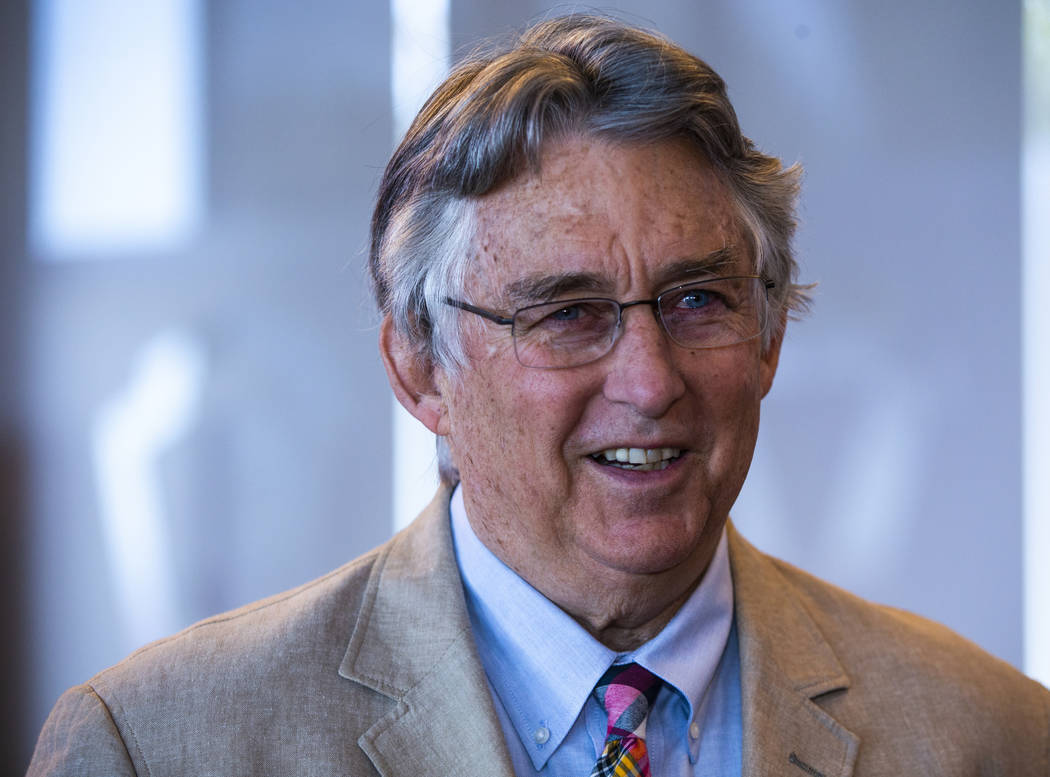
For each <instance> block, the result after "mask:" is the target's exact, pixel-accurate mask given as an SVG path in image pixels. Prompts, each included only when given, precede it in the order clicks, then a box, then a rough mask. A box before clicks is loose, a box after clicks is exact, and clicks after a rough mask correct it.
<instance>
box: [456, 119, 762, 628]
mask: <svg viewBox="0 0 1050 777" xmlns="http://www.w3.org/2000/svg"><path fill="white" fill-rule="evenodd" d="M712 263H714V264H715V265H716V266H710V265H711V264H712ZM470 267H471V270H470V273H469V276H468V279H467V282H466V289H465V294H464V298H465V299H466V300H467V301H468V302H471V303H473V304H475V305H479V306H481V307H485V308H488V309H491V310H495V311H498V312H500V313H501V314H503V315H508V316H509V315H511V314H513V312H514V310H516V309H517V308H520V307H523V306H525V305H528V304H533V303H537V302H546V301H551V300H552V299H554V300H557V299H569V298H573V297H583V296H606V297H612V298H615V299H619V300H621V301H627V300H635V299H644V298H652V297H655V296H656V295H658V294H659V293H661V292H662V291H664V290H666V289H668V288H671V287H673V286H676V285H680V284H682V283H686V282H688V281H690V280H695V279H697V278H701V277H710V276H711V275H734V274H737V275H738V274H748V273H752V272H754V267H753V263H752V260H751V258H750V257H749V256H748V252H747V250H746V248H745V241H744V240H743V238H742V236H741V234H740V232H739V229H738V227H737V225H736V223H735V220H734V217H733V209H732V205H731V202H730V198H729V196H728V193H727V192H726V190H725V188H724V187H723V185H722V184H721V183H720V182H719V180H718V178H717V177H716V175H715V174H714V172H713V171H712V170H711V168H710V166H709V164H708V163H707V162H706V160H705V159H704V158H703V157H702V156H701V155H700V154H698V153H697V152H696V151H695V150H693V149H692V147H690V146H688V145H687V144H685V143H684V142H680V141H667V142H662V143H658V144H653V145H610V144H606V143H603V142H600V141H596V140H594V139H580V138H569V139H566V140H564V141H560V142H558V143H556V144H553V145H551V146H550V147H549V148H547V149H546V150H545V153H544V155H543V158H542V169H541V172H540V173H539V174H538V175H535V176H531V175H530V176H528V177H523V178H520V179H518V180H515V181H513V182H512V183H510V184H509V185H506V186H504V187H502V188H500V189H499V190H497V191H496V192H494V193H491V194H489V195H487V196H485V197H483V198H481V200H480V202H479V204H478V206H477V230H476V237H475V242H474V246H473V255H472V256H471V262H470ZM701 268H702V269H703V270H704V272H698V271H699V270H700V269H701ZM555 278H556V279H558V283H556V284H553V285H554V286H556V287H557V288H555V289H553V290H552V289H551V288H550V287H551V286H552V284H551V283H550V281H551V279H555ZM462 315H463V316H464V320H463V321H462V324H463V329H464V343H465V350H466V354H467V364H466V367H465V368H464V369H462V370H460V371H459V372H458V374H455V375H450V374H446V373H444V372H442V371H441V370H438V372H437V375H436V383H437V387H438V390H439V397H440V401H441V403H442V414H443V417H442V421H441V425H440V428H439V430H438V431H439V432H441V433H446V434H447V437H448V442H449V444H450V446H451V450H452V453H453V458H454V460H455V463H456V465H457V466H458V468H459V471H460V474H461V477H462V487H463V490H464V498H465V500H466V507H467V513H468V515H469V517H470V521H471V524H472V526H473V528H474V530H475V532H476V533H477V534H478V536H479V537H480V538H481V539H482V541H483V542H484V543H485V544H486V545H487V546H488V547H489V548H490V549H491V550H492V551H493V552H494V553H495V554H496V555H497V556H499V557H500V558H501V559H502V560H503V561H504V562H505V563H507V564H508V565H509V566H510V567H512V568H513V569H515V570H516V571H517V572H518V573H519V574H521V575H522V576H523V577H524V578H525V579H526V580H528V581H529V582H530V583H531V584H532V585H533V586H534V587H536V588H538V589H539V590H540V591H542V592H543V593H545V594H546V595H547V596H548V597H549V598H551V599H553V600H554V601H555V602H558V603H559V604H562V605H563V606H565V607H566V608H567V609H569V610H570V612H571V611H572V608H573V606H574V605H573V604H572V602H573V601H575V599H576V598H578V597H580V596H586V592H588V591H593V590H596V589H595V587H596V586H597V587H601V586H616V585H623V584H625V583H628V584H629V583H637V581H638V580H640V579H646V580H649V581H650V582H652V583H654V584H658V581H664V582H666V583H669V584H671V585H672V586H673V585H679V586H682V585H685V586H687V587H691V585H692V583H695V582H696V580H698V579H699V577H700V576H701V575H702V573H703V570H704V569H705V568H706V565H707V562H708V560H709V559H710V556H711V554H712V553H713V550H714V546H715V544H716V543H717V540H718V537H719V536H720V533H721V530H722V527H723V525H724V523H725V520H726V518H727V515H728V512H729V508H730V506H731V505H732V504H733V502H734V500H735V499H736V496H737V493H738V492H739V490H740V487H741V485H742V484H743V482H744V477H745V475H746V473H747V470H748V466H749V464H750V461H751V455H752V452H753V449H754V444H755V437H756V434H757V432H758V417H759V403H760V401H761V399H762V397H763V396H764V395H765V393H766V392H767V391H768V389H769V387H770V384H771V383H772V380H773V373H774V371H775V366H776V356H777V351H778V347H779V343H773V345H772V346H771V347H770V348H769V349H767V351H766V353H765V354H763V353H762V348H761V338H754V339H752V340H750V341H748V342H744V343H741V344H738V345H734V346H730V347H724V348H717V349H710V350H687V349H685V348H683V347H680V346H678V345H675V344H673V343H671V342H670V341H669V340H668V339H667V337H666V336H665V335H664V333H663V331H662V330H661V328H660V326H659V324H658V323H657V321H656V319H655V317H654V314H653V311H652V309H651V308H650V307H647V306H644V305H641V306H636V307H632V308H629V309H628V310H626V311H625V312H624V314H623V315H624V318H623V332H622V334H621V336H620V339H619V341H618V342H617V343H616V345H615V346H614V347H613V349H612V351H610V352H609V353H608V354H607V355H605V356H604V357H603V358H601V359H599V360H597V361H595V362H592V363H590V364H587V365H584V366H581V367H573V368H568V369H557V370H550V369H535V368H527V367H523V366H522V365H521V364H519V363H518V361H517V359H516V357H515V353H514V346H513V342H512V339H511V333H510V328H509V327H502V326H498V325H495V324H492V323H491V322H488V321H485V320H483V319H481V318H479V317H476V316H473V315H471V314H469V313H463V314H462ZM621 448H626V449H632V448H637V449H643V450H647V451H652V450H655V451H660V454H659V455H660V456H661V457H663V456H665V455H666V451H664V450H663V449H671V450H672V452H673V453H675V454H676V455H675V456H674V457H673V458H672V459H671V460H670V462H669V464H668V465H666V466H665V465H662V464H661V465H660V466H661V467H664V468H659V467H653V468H642V469H631V468H625V467H622V466H616V465H614V464H610V463H608V462H606V461H605V459H604V457H602V456H601V455H599V454H601V452H602V451H606V450H609V449H621ZM674 581H678V583H675V582H674Z"/></svg>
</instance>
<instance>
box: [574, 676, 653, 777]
mask: <svg viewBox="0 0 1050 777" xmlns="http://www.w3.org/2000/svg"><path fill="white" fill-rule="evenodd" d="M660 682H661V681H660V678H659V677H657V676H655V675H654V674H652V673H651V672H649V671H647V670H646V669H643V668H642V667H640V666H638V664H614V665H613V666H611V667H610V668H609V671H607V672H606V673H605V674H603V675H602V678H601V679H600V680H599V681H598V684H597V685H596V686H595V687H594V695H595V697H596V698H597V699H598V701H599V702H600V703H601V705H602V707H603V708H604V709H605V712H606V714H607V715H608V716H609V724H608V727H607V728H606V733H605V749H604V750H603V751H602V754H601V755H600V756H599V757H598V761H597V763H595V764H594V769H592V770H591V777H650V773H649V754H648V752H647V751H646V749H645V721H646V719H647V717H648V715H649V707H650V706H651V705H652V703H653V702H654V701H655V700H656V694H657V693H659V691H660Z"/></svg>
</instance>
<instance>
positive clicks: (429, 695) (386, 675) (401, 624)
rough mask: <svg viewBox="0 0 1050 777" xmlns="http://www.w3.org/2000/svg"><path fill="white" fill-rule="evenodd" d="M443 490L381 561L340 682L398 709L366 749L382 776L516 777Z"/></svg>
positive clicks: (366, 739)
mask: <svg viewBox="0 0 1050 777" xmlns="http://www.w3.org/2000/svg"><path fill="white" fill-rule="evenodd" d="M449 496H450V495H449V492H448V491H446V490H444V489H442V490H441V491H439V492H438V495H437V496H436V497H435V498H434V500H433V501H432V502H431V504H430V505H429V506H428V507H427V509H426V510H425V511H424V513H423V514H422V515H421V516H420V517H419V518H418V519H416V521H415V522H414V523H413V524H412V526H410V527H409V528H408V529H406V530H405V531H403V532H401V533H400V534H399V535H398V536H397V537H395V538H394V539H393V540H392V541H391V542H390V543H389V544H388V545H387V546H386V547H385V548H384V550H383V551H382V552H381V555H380V557H379V558H378V559H377V561H376V564H375V566H374V568H373V570H372V575H371V578H370V580H369V583H368V586H367V588H366V590H365V595H364V602H363V604H362V606H361V610H360V616H359V618H358V622H357V626H356V628H355V630H354V633H353V636H352V637H351V638H350V644H349V646H348V647H347V651H346V655H345V656H344V658H343V661H342V664H341V665H340V668H339V673H340V674H341V675H342V676H343V677H345V678H347V679H348V680H352V681H354V682H358V683H361V684H363V685H366V686H368V687H370V688H372V689H373V690H375V691H377V692H379V693H381V694H384V695H386V696H388V697H389V698H391V699H393V700H394V701H396V702H397V703H396V704H395V706H394V708H393V710H392V711H391V712H390V713H389V714H387V715H386V716H384V717H382V718H380V719H379V720H377V721H376V722H375V724H374V725H373V726H372V727H371V728H370V729H369V730H368V731H366V732H365V733H364V734H363V735H362V736H361V738H360V739H359V740H358V744H359V745H360V746H361V748H362V749H363V750H364V751H365V753H366V754H367V755H368V757H369V758H370V759H372V763H373V764H374V765H375V767H376V770H377V771H378V772H379V773H380V774H382V775H384V777H402V776H403V777H409V775H411V777H418V775H421V774H456V775H463V776H464V777H471V776H476V777H499V776H500V775H505V776H506V777H512V775H513V772H512V769H511V765H510V760H509V756H508V755H507V751H506V747H505V745H504V743H503V731H502V729H501V727H500V724H499V721H498V720H497V718H496V713H495V710H494V709H493V706H492V697H491V695H490V693H489V689H488V684H487V681H486V679H485V673H484V669H483V668H482V666H481V662H480V661H479V659H478V658H477V655H476V651H475V648H474V640H473V637H472V635H471V629H470V620H469V617H468V615H467V610H466V604H465V601H464V597H463V587H462V583H461V581H460V577H459V569H458V567H457V566H456V561H455V554H454V551H453V548H452V537H451V532H450V530H449V522H448V500H449Z"/></svg>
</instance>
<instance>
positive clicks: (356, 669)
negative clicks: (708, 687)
mask: <svg viewBox="0 0 1050 777" xmlns="http://www.w3.org/2000/svg"><path fill="white" fill-rule="evenodd" d="M730 559H731V564H732V571H733V581H734V588H735V592H736V619H737V628H738V633H739V644H740V659H741V686H742V687H741V691H742V701H743V726H744V764H743V773H744V774H745V775H755V776H756V777H757V775H787V776H788V777H804V776H805V775H809V776H810V777H814V776H816V775H824V777H845V776H846V775H856V776H857V777H862V776H863V777H870V776H874V775H885V776H886V777H889V775H893V776H894V777H899V776H900V775H986V776H990V775H1004V777H1005V776H1006V775H1009V777H1029V776H1030V777H1048V775H1050V693H1048V692H1047V691H1046V689H1044V688H1042V687H1041V686H1039V685H1038V684H1036V683H1034V682H1032V681H1031V680H1028V679H1026V678H1025V677H1024V676H1022V675H1021V674H1019V673H1018V672H1016V671H1014V670H1013V669H1011V668H1010V667H1009V666H1008V665H1006V664H1004V663H1002V662H1000V661H998V660H996V659H994V658H992V657H990V656H988V655H987V654H985V653H983V652H982V651H980V650H979V649H978V648H977V647H975V646H974V645H972V644H970V643H969V642H966V641H965V640H963V639H962V638H960V637H958V636H956V635H954V634H953V633H951V632H950V631H948V630H947V629H945V628H943V627H941V626H937V625H935V624H932V623H930V622H928V621H924V620H922V619H920V618H917V617H915V616H913V615H908V614H906V613H902V612H898V611H895V610H889V609H886V608H882V607H877V606H874V605H871V604H868V603H866V602H863V601H861V600H859V599H857V598H855V597H853V596H851V595H849V594H847V593H845V592H843V591H840V590H838V589H836V588H833V587H831V586H829V585H827V584H826V583H822V582H820V581H818V580H816V579H814V578H812V577H810V576H808V575H806V574H805V573H803V572H800V571H798V570H796V569H794V568H792V567H790V566H788V565H786V564H783V563H782V562H779V561H775V560H773V559H771V558H769V557H767V556H764V555H762V554H761V553H759V552H758V551H756V550H755V549H754V548H752V547H751V546H750V545H748V544H747V543H746V542H745V541H744V540H743V539H742V538H741V537H740V536H739V535H738V534H737V533H736V532H735V531H734V530H732V528H730ZM29 774H30V775H43V774H62V775H130V774H138V775H150V776H151V777H167V775H182V776H184V777H185V776H186V775H375V774H380V775H385V776H386V777H395V776H398V777H422V776H424V775H462V776H464V777H469V776H470V775H474V776H476V777H500V776H501V775H505V776H506V777H510V775H511V767H510V763H509V760H508V756H507V753H506V748H505V747H504V744H503V735H502V732H501V730H500V726H499V723H498V721H497V719H496V715H495V712H494V710H493V707H492V701H491V698H490V696H489V691H488V688H487V685H486V682H485V676H484V672H483V670H482V668H481V665H480V663H479V661H478V657H477V654H476V652H475V649H474V644H473V639H472V637H471V633H470V625H469V621H468V617H467V613H466V608H465V604H464V599H463V592H462V586H461V583H460V579H459V573H458V570H457V567H456V563H455V559H454V556H453V551H452V542H451V537H450V533H449V528H448V493H447V492H442V493H439V495H438V496H437V497H436V498H435V500H434V502H433V503H432V504H431V505H430V506H429V507H428V508H427V510H426V511H424V513H423V514H422V515H421V516H420V518H418V519H417V520H416V522H415V523H414V524H413V525H412V526H411V527H410V528H408V529H407V530H405V531H404V532H401V533H400V534H398V535H397V536H396V537H395V538H394V539H392V540H391V541H390V542H388V543H387V544H385V545H384V546H382V547H380V548H378V549H377V550H375V551H373V552H372V553H369V554H368V555H366V556H364V557H362V558H360V559H358V560H356V561H353V562H351V563H350V564H348V565H346V566H344V567H342V568H341V569H339V570H336V571H335V572H332V573H331V574H329V575H327V576H325V577H323V578H321V579H319V580H316V581H314V582H312V583H309V584H307V585H305V586H302V587H301V588H298V589H295V590H293V591H290V592H287V593H284V594H281V595H278V596H275V597H272V598H270V599H266V600H263V601H261V602H257V603H255V604H251V605H248V606H247V607H243V608H241V609H239V610H236V611H234V612H230V613H226V614H224V615H219V616H216V617H214V618H210V619H208V620H205V621H202V622H201V623H198V624H196V625H195V626H191V627H190V628H189V629H187V630H185V631H183V632H181V633H180V634H177V635H175V636H173V637H170V638H168V639H165V640H161V641H159V642H155V643H153V644H151V645H148V646H146V647H144V648H142V649H141V650H139V651H138V652H136V653H134V654H133V655H132V656H130V657H129V658H127V659H126V660H124V661H122V662H121V663H119V664H117V665H116V666H114V667H112V668H110V669H107V670H105V671H103V672H101V673H100V674H98V675H96V676H95V677H94V678H92V679H91V680H90V681H89V682H88V683H86V684H84V685H80V686H77V687H75V688H73V689H71V690H69V691H67V692H66V693H65V694H64V695H63V696H62V697H61V698H60V699H59V701H58V703H57V704H56V705H55V708H54V710H53V711H52V713H51V716H50V717H49V718H48V721H47V723H46V724H45V726H44V730H43V732H42V733H41V735H40V740H39V742H38V744H37V749H36V753H35V754H34V757H33V762H32V764H31V765H30V768H29ZM657 777H659V775H657Z"/></svg>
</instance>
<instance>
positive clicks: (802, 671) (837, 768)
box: [729, 525, 860, 777]
mask: <svg viewBox="0 0 1050 777" xmlns="http://www.w3.org/2000/svg"><path fill="white" fill-rule="evenodd" d="M729 558H730V565H731V568H732V571H733V588H734V594H735V603H736V623H737V633H738V636H739V641H740V642H739V644H740V686H741V687H740V694H741V706H742V710H743V713H742V714H743V720H742V723H743V730H744V743H743V744H744V765H743V766H744V768H743V774H745V775H749V777H758V776H759V775H774V774H775V775H785V774H786V775H798V777H803V775H810V777H820V776H823V777H848V775H851V774H852V773H853V766H854V763H855V761H856V757H857V750H858V747H859V743H860V740H859V739H858V738H857V737H856V736H855V735H854V734H853V733H851V732H850V731H848V730H847V729H845V728H844V727H843V726H842V725H840V724H839V723H838V722H837V721H836V720H835V719H834V718H832V717H831V716H830V715H828V714H827V713H826V712H825V711H824V710H823V709H821V707H820V706H819V705H818V704H817V703H815V702H814V700H815V699H816V698H817V697H819V696H821V695H823V694H826V693H831V692H835V691H844V690H846V689H847V688H849V677H848V676H847V675H846V672H845V670H844V669H843V667H842V664H841V663H840V662H839V660H838V658H837V657H836V656H835V653H834V652H833V651H832V649H831V646H830V645H829V644H828V643H827V641H826V640H825V639H824V637H823V635H822V634H821V633H820V630H819V629H818V627H817V625H816V623H815V622H814V621H813V618H812V617H811V616H810V614H809V613H808V612H807V611H806V609H805V607H804V606H803V604H802V602H801V601H800V599H799V598H798V596H797V594H796V592H795V590H794V588H793V587H792V585H791V583H790V582H789V581H788V580H787V579H786V578H785V577H784V575H783V574H782V573H781V572H780V570H779V569H778V568H777V566H776V564H775V563H774V562H773V561H772V560H771V559H770V558H768V557H767V556H765V555H763V554H761V553H759V552H758V551H757V550H756V549H755V548H754V547H752V546H751V545H750V544H749V543H748V542H747V541H746V540H744V539H743V538H742V537H741V536H740V535H739V534H738V533H737V532H736V530H735V528H734V527H733V526H732V525H730V526H729Z"/></svg>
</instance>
